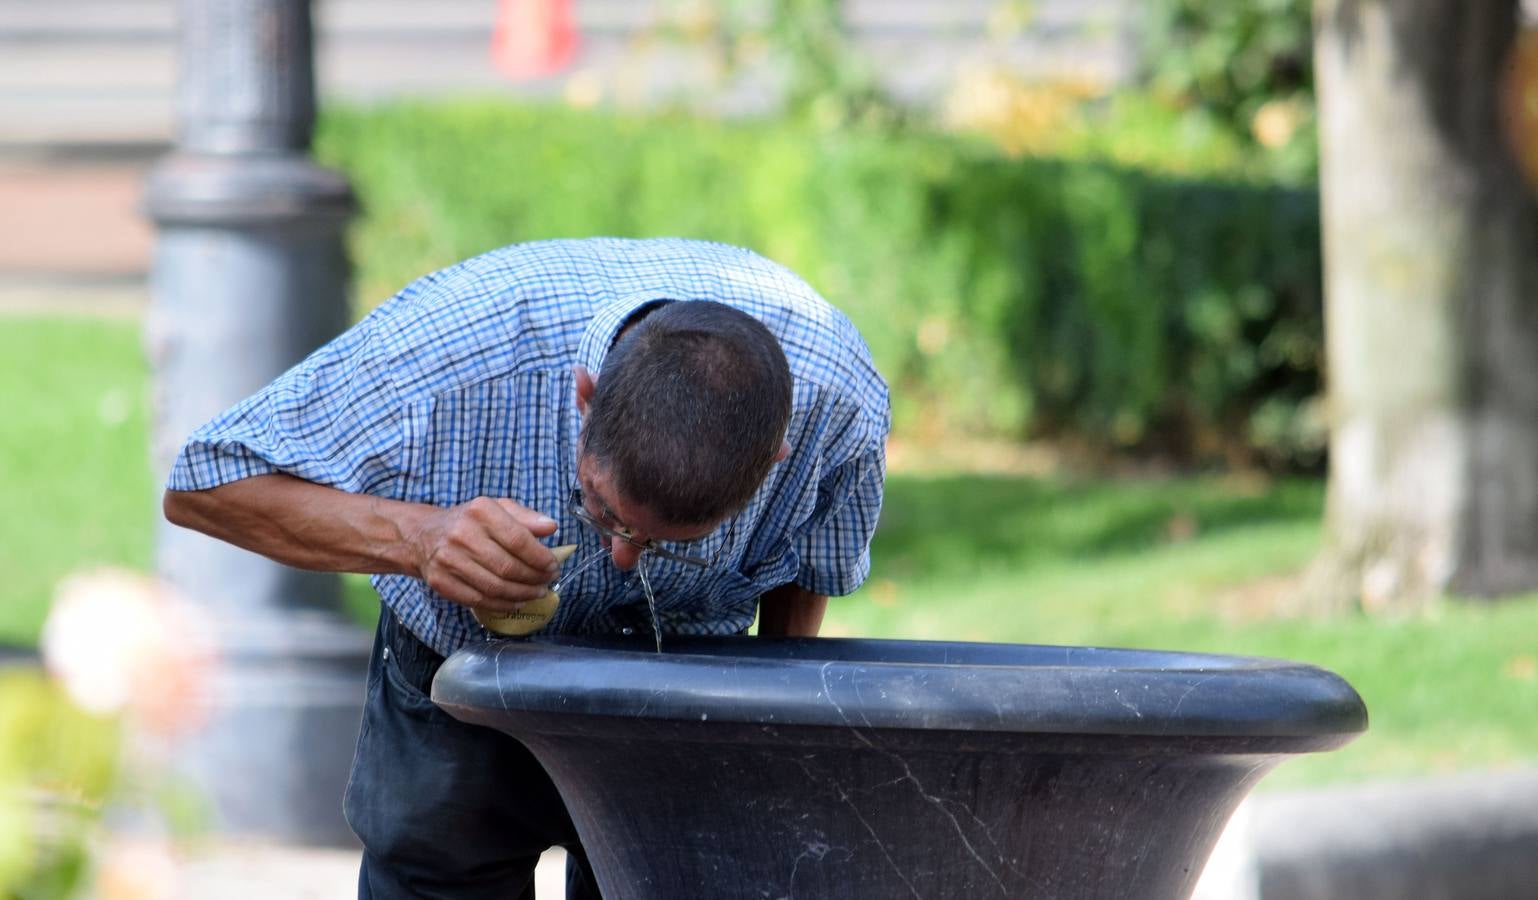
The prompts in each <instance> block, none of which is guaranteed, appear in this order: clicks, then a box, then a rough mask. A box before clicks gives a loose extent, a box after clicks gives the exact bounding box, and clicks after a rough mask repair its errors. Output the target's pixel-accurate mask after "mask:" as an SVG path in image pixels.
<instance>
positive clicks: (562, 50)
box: [491, 0, 577, 78]
mask: <svg viewBox="0 0 1538 900" xmlns="http://www.w3.org/2000/svg"><path fill="white" fill-rule="evenodd" d="M571 18H572V17H571V0H498V2H497V23H496V27H495V28H494V29H493V30H492V34H491V61H492V64H493V65H495V66H496V67H497V70H498V71H500V72H501V73H502V74H503V75H506V76H507V77H509V78H539V77H542V76H545V75H551V74H554V73H555V72H558V71H560V70H561V69H562V68H563V67H564V66H566V64H567V63H569V62H571V59H572V57H573V56H575V55H576V52H577V29H576V28H575V27H574V26H573V25H572V20H571Z"/></svg>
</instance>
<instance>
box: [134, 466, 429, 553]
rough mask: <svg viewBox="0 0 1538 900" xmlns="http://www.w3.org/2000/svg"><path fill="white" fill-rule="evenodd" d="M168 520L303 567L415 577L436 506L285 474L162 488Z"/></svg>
mask: <svg viewBox="0 0 1538 900" xmlns="http://www.w3.org/2000/svg"><path fill="white" fill-rule="evenodd" d="M162 505H163V508H164V510H165V515H166V518H167V519H169V520H170V521H171V522H172V523H174V524H176V525H181V526H182V527H184V528H191V529H193V530H195V531H201V532H203V533H204V534H207V535H211V536H213V537H216V538H219V539H220V540H222V541H228V542H229V543H231V544H234V545H236V546H237V547H243V548H244V549H246V550H250V551H252V552H255V553H260V554H261V555H263V556H266V557H268V558H270V559H275V560H277V561H278V562H281V563H286V564H287V565H291V566H294V567H296V568H301V569H311V570H315V571H322V572H360V573H366V574H375V573H385V574H403V575H415V574H417V573H418V571H419V570H420V565H421V563H420V547H419V545H418V544H417V543H416V542H415V540H414V539H415V537H416V535H419V534H420V533H421V531H422V528H423V527H424V525H425V523H426V521H427V519H428V517H430V516H431V515H432V514H434V513H435V512H437V510H436V508H435V507H432V506H426V505H422V504H415V503H403V502H400V501H396V500H386V499H383V498H380V497H371V496H368V495H363V494H349V493H347V492H346V491H340V490H337V489H336V488H332V487H326V486H325V485H320V484H314V483H311V482H308V481H304V480H302V479H298V478H294V477H291V476H288V475H259V476H256V477H253V478H244V479H241V480H239V481H232V482H230V483H229V484H224V485H221V486H219V487H216V488H210V489H209V490H204V491H166V493H165V499H164V502H163V504H162Z"/></svg>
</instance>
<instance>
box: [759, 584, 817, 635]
mask: <svg viewBox="0 0 1538 900" xmlns="http://www.w3.org/2000/svg"><path fill="white" fill-rule="evenodd" d="M827 609H828V595H827V594H814V593H812V592H811V591H808V590H806V589H804V588H801V587H798V586H796V585H794V584H785V585H781V586H780V587H777V588H774V589H773V590H770V591H766V592H764V595H763V596H762V597H760V598H759V601H758V636H759V637H816V636H817V632H818V630H819V629H821V628H822V617H823V614H824V613H825V612H827Z"/></svg>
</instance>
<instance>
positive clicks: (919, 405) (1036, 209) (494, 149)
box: [317, 102, 1320, 467]
mask: <svg viewBox="0 0 1538 900" xmlns="http://www.w3.org/2000/svg"><path fill="white" fill-rule="evenodd" d="M1140 127H1143V128H1144V133H1141V134H1140V135H1139V136H1138V140H1139V141H1140V142H1142V143H1144V144H1147V145H1149V146H1152V145H1155V144H1157V143H1158V142H1157V141H1156V140H1155V139H1153V138H1152V137H1151V135H1150V134H1149V133H1147V132H1148V130H1149V129H1148V128H1147V126H1146V125H1145V126H1140ZM1096 140H1100V141H1104V140H1105V139H1104V138H1097V139H1096ZM1065 143H1067V142H1065ZM317 148H318V151H319V153H320V155H321V156H322V157H323V158H325V159H326V160H328V161H329V162H331V163H333V164H337V165H340V166H341V167H343V168H345V169H346V170H347V171H348V172H349V173H350V175H351V176H352V178H353V180H354V183H355V186H356V187H357V189H358V191H359V193H360V194H361V196H362V198H363V201H364V204H365V209H366V215H365V217H364V219H363V221H362V222H361V223H360V224H359V225H358V226H357V228H356V230H355V232H354V235H353V239H354V252H355V256H356V259H357V260H358V262H359V263H360V264H361V276H362V277H361V282H362V289H363V291H364V293H365V296H367V297H368V298H369V299H370V300H371V301H378V300H380V299H382V298H383V297H385V296H387V295H388V294H390V293H393V292H394V291H395V290H397V289H398V288H399V287H400V286H402V285H403V284H405V283H406V282H408V281H409V280H411V279H412V278H414V277H417V276H418V275H421V274H423V273H425V272H427V271H430V270H432V269H434V268H437V267H441V266H444V265H447V264H450V263H452V262H454V261H457V260H458V259H460V258H463V257H467V256H470V255H473V254H476V253H479V252H482V251H485V250H488V249H491V248H493V247H496V246H500V245H503V244H507V243H512V242H516V241H522V240H531V239H538V238H549V237H562V236H566V237H579V236H590V235H617V236H656V235H679V236H685V237H698V238H708V239H712V240H718V241H724V242H727V243H733V244H740V245H743V246H747V247H751V248H753V249H755V250H758V251H759V252H761V253H763V254H765V255H767V256H769V257H771V258H773V259H776V260H778V261H780V262H782V263H784V264H786V265H788V266H790V267H791V268H792V269H794V270H796V271H797V272H799V273H800V274H801V275H803V276H804V277H805V278H806V279H807V280H808V281H809V282H811V284H812V285H813V286H814V287H816V288H817V289H818V290H820V291H821V292H822V293H823V294H824V295H825V296H827V297H828V298H829V299H830V300H831V301H833V302H834V303H835V304H837V305H838V306H839V307H841V308H842V309H844V310H845V311H846V312H847V313H848V314H849V315H850V317H851V318H852V319H853V320H854V321H855V323H856V324H857V325H858V326H859V327H860V328H861V330H862V331H863V333H864V334H865V336H866V339H867V340H868V341H869V343H870V346H871V349H872V351H873V353H874V354H875V357H876V361H877V364H878V365H879V366H880V367H881V369H882V371H883V372H884V373H885V374H886V375H887V377H888V379H889V380H890V381H891V382H892V385H893V406H894V410H893V411H894V416H895V420H896V426H897V428H898V429H899V430H900V431H902V432H904V433H905V434H907V435H908V436H910V437H915V438H919V439H926V438H927V439H941V438H944V437H946V436H949V435H954V434H958V433H971V434H987V435H995V436H997V435H1003V436H1009V437H1020V436H1025V435H1035V436H1052V437H1059V438H1073V439H1076V440H1078V441H1080V442H1082V444H1083V445H1085V446H1087V447H1089V448H1095V449H1103V450H1111V451H1120V452H1126V451H1135V452H1140V451H1150V452H1152V451H1158V452H1163V453H1169V454H1173V455H1175V456H1176V457H1178V458H1180V459H1183V460H1185V461H1209V460H1212V459H1214V458H1220V459H1226V460H1229V461H1238V462H1243V463H1255V462H1260V463H1265V464H1268V465H1272V466H1278V467H1285V466H1295V465H1300V464H1301V465H1311V464H1313V463H1314V462H1317V456H1318V453H1319V446H1320V443H1319V435H1318V434H1317V432H1315V431H1314V430H1312V429H1310V428H1309V427H1307V422H1308V417H1307V416H1306V415H1304V414H1303V413H1304V411H1305V410H1306V409H1307V407H1306V403H1307V402H1308V400H1309V398H1311V397H1313V396H1314V394H1315V393H1316V392H1317V390H1318V387H1319V379H1318V360H1319V357H1320V346H1319V345H1320V288H1319V257H1318V249H1317V248H1318V226H1317V208H1316V202H1315V199H1314V196H1313V193H1312V191H1295V190H1289V189H1285V188H1280V187H1276V186H1270V185H1266V184H1254V183H1248V184H1247V183H1240V182H1239V181H1236V180H1235V181H1229V182H1222V181H1217V180H1213V179H1212V178H1211V177H1210V176H1209V177H1208V178H1204V179H1201V180H1198V179H1193V178H1189V177H1185V176H1176V175H1171V174H1168V173H1158V172H1154V171H1149V170H1145V169H1138V168H1133V167H1129V166H1125V165H1121V164H1117V163H1115V162H1112V161H1106V159H1104V158H1103V157H1107V156H1109V157H1110V158H1111V159H1114V155H1113V154H1105V153H1100V152H1098V151H1097V150H1096V148H1095V147H1094V146H1092V145H1091V144H1090V142H1089V141H1087V140H1086V141H1084V142H1083V146H1081V147H1079V148H1078V149H1077V150H1076V151H1074V148H1073V147H1072V146H1069V147H1067V148H1066V149H1068V150H1070V151H1074V152H1080V153H1082V154H1084V158H1082V159H1053V160H1043V159H1032V158H1022V159H1016V158H1011V157H1010V156H1008V155H1007V154H1005V153H1003V152H1001V151H1000V150H999V149H997V148H996V147H994V146H993V145H991V144H987V143H984V142H980V141H977V140H975V139H964V138H957V137H951V136H941V135H933V134H907V135H903V136H901V137H895V136H892V135H890V134H883V133H880V132H875V131H863V130H839V131H828V130H825V129H817V128H813V127H809V126H808V127H803V126H797V125H791V124H774V123H746V124H721V123H716V122H707V121H701V120H698V119H687V118H625V117H614V116H610V115H606V114H599V113H592V112H574V111H571V110H563V109H558V108H529V107H518V106H509V105H506V104H501V103H492V102H456V103H449V104H442V105H410V104H407V105H396V106H389V107H385V108H380V109H374V110H356V109H353V110H347V109H341V110H338V109H332V110H331V111H329V112H328V114H327V115H326V116H325V117H324V119H323V122H322V127H321V131H320V135H319V140H318V144H317ZM1096 157H1102V158H1096Z"/></svg>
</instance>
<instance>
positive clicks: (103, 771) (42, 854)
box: [0, 667, 118, 898]
mask: <svg viewBox="0 0 1538 900" xmlns="http://www.w3.org/2000/svg"><path fill="white" fill-rule="evenodd" d="M117 748H118V734H117V727H116V724H115V722H114V721H113V720H110V719H103V718H98V717H95V716H91V715H88V714H86V713H84V712H81V711H80V710H79V708H77V707H76V706H74V705H73V704H72V703H70V702H69V701H68V700H67V699H66V698H65V697H64V696H63V694H62V693H61V692H60V690H59V689H58V688H57V687H56V686H55V685H53V684H52V683H50V682H49V681H48V680H47V679H46V678H45V677H44V676H43V675H42V673H40V672H37V671H33V670H30V669H27V668H18V667H12V668H0V897H6V898H32V897H37V898H42V897H68V896H74V891H75V890H76V889H77V888H78V886H79V885H80V884H81V882H82V881H83V879H84V877H85V875H86V868H87V862H88V851H89V846H88V844H89V839H90V835H91V832H92V830H93V829H94V827H95V823H96V819H97V817H98V816H99V814H100V810H101V807H102V804H103V802H104V801H105V799H106V798H107V795H108V793H109V792H110V790H111V789H112V787H113V784H114V781H115V778H116V774H117Z"/></svg>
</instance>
